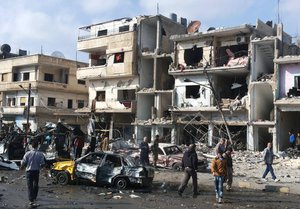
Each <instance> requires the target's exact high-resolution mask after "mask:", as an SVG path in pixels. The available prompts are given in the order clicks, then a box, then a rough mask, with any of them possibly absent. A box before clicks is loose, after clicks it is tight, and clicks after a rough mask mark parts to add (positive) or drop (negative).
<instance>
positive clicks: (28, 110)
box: [26, 83, 31, 140]
mask: <svg viewBox="0 0 300 209" xmlns="http://www.w3.org/2000/svg"><path fill="white" fill-rule="evenodd" d="M27 94H28V99H27V123H26V140H27V135H28V132H29V113H30V94H31V83H29V86H28V93H27Z"/></svg>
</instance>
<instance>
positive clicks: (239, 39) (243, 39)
mask: <svg viewBox="0 0 300 209" xmlns="http://www.w3.org/2000/svg"><path fill="white" fill-rule="evenodd" d="M235 41H236V42H237V43H238V44H244V43H246V37H245V36H237V37H235Z"/></svg>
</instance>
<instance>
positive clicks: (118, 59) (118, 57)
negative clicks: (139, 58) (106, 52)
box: [114, 52, 125, 64]
mask: <svg viewBox="0 0 300 209" xmlns="http://www.w3.org/2000/svg"><path fill="white" fill-rule="evenodd" d="M124 57H125V53H124V52H117V53H114V64H118V63H124Z"/></svg>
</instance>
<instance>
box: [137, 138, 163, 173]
mask: <svg viewBox="0 0 300 209" xmlns="http://www.w3.org/2000/svg"><path fill="white" fill-rule="evenodd" d="M158 146H159V135H156V136H155V138H154V141H153V145H152V146H151V147H149V140H148V137H147V136H145V137H144V139H143V141H142V142H141V143H140V145H139V149H140V163H141V165H143V166H145V165H150V162H149V153H150V151H152V155H153V166H154V167H155V168H156V166H157V160H158V149H159V147H158Z"/></svg>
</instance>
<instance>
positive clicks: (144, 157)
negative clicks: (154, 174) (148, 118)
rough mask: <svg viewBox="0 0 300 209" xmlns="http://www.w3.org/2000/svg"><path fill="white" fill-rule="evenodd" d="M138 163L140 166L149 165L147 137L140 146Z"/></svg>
mask: <svg viewBox="0 0 300 209" xmlns="http://www.w3.org/2000/svg"><path fill="white" fill-rule="evenodd" d="M139 148H140V161H141V164H142V166H146V165H149V152H150V149H149V144H148V137H147V136H145V137H144V141H142V142H141V144H140V147H139Z"/></svg>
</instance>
